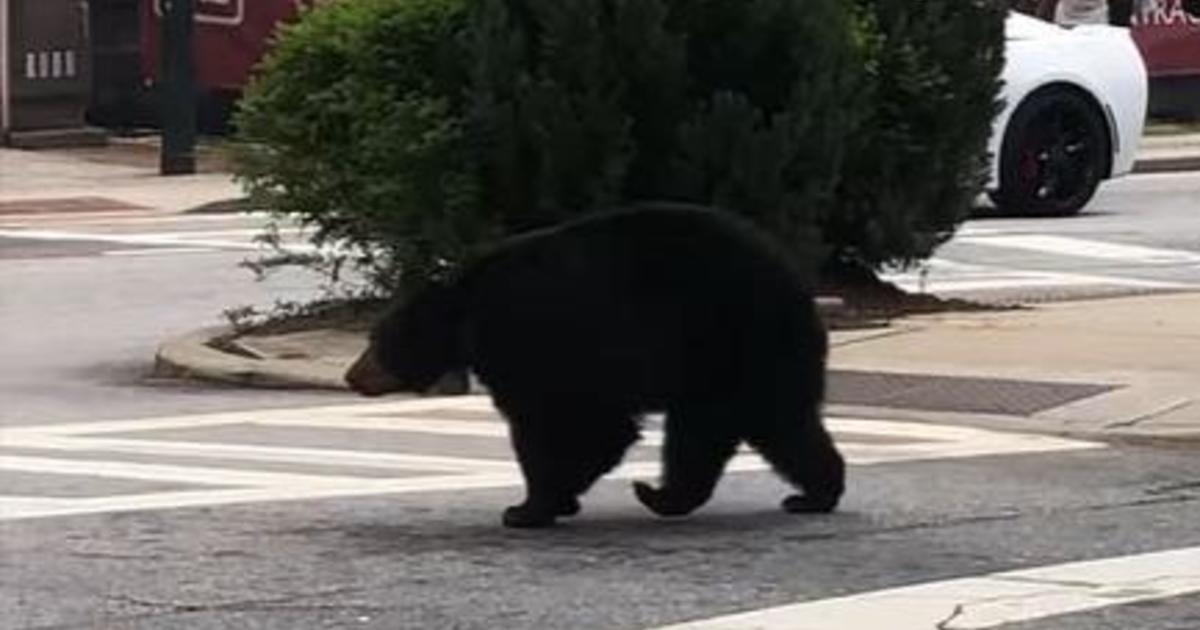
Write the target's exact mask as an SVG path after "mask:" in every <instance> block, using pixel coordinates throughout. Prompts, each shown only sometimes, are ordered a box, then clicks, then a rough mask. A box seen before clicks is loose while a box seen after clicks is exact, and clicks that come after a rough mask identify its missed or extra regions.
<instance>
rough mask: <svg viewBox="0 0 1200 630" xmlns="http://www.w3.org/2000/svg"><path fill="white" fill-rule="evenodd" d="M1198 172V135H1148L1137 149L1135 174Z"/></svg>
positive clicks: (1199, 138) (1199, 156)
mask: <svg viewBox="0 0 1200 630" xmlns="http://www.w3.org/2000/svg"><path fill="white" fill-rule="evenodd" d="M1195 170H1200V133H1177V134H1162V135H1156V134H1148V135H1145V136H1143V137H1142V141H1141V144H1140V145H1139V147H1138V157H1137V161H1136V162H1134V165H1133V172H1135V173H1169V172H1173V171H1195Z"/></svg>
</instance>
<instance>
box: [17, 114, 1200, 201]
mask: <svg viewBox="0 0 1200 630" xmlns="http://www.w3.org/2000/svg"><path fill="white" fill-rule="evenodd" d="M206 158H207V159H206ZM219 168H220V160H219V157H218V156H206V155H202V156H201V160H200V174H197V175H188V176H174V177H162V176H160V175H159V174H158V171H157V151H156V149H155V147H154V145H153V144H151V143H149V142H145V141H124V140H122V141H118V142H115V143H114V144H112V145H110V146H109V147H106V148H96V149H59V150H47V151H20V150H16V149H7V148H3V147H0V203H6V202H8V203H15V202H21V201H28V200H39V201H40V200H45V199H62V198H103V199H105V200H109V201H110V202H111V201H115V202H120V203H123V204H128V205H133V206H139V207H143V208H150V209H155V210H161V211H164V212H179V211H183V210H188V209H192V208H196V207H199V206H202V205H206V204H209V203H213V202H218V201H228V200H230V199H236V198H239V197H241V196H242V190H241V188H240V187H239V186H238V185H237V184H236V183H235V182H234V181H233V180H232V178H231V177H230V176H229V174H228V173H223V172H220V171H219V170H218V169H219ZM1134 170H1135V171H1136V172H1168V171H1193V170H1200V133H1173V134H1163V135H1147V136H1145V137H1143V138H1142V141H1141V149H1140V150H1139V152H1138V160H1137V163H1136V164H1135V165H1134Z"/></svg>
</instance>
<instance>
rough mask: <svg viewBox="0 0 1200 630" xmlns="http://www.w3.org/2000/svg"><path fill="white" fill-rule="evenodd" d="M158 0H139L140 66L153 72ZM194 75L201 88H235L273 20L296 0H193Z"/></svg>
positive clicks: (261, 49) (265, 42)
mask: <svg viewBox="0 0 1200 630" xmlns="http://www.w3.org/2000/svg"><path fill="white" fill-rule="evenodd" d="M160 2H161V0H145V1H144V2H142V26H143V28H142V53H143V54H142V70H143V73H144V74H145V75H146V76H147V77H150V78H152V79H153V78H156V77H157V76H158V71H159V68H158V59H159V52H158V51H159V38H160V37H161V36H162V23H161V21H160V20H159V16H160V15H161V14H162V13H161V8H160ZM195 2H196V32H195V46H196V51H195V53H196V80H197V81H198V82H199V83H200V85H201V86H203V87H205V88H207V89H228V90H237V89H240V88H241V87H242V86H243V85H245V84H246V81H247V79H248V78H249V76H250V71H251V69H253V67H254V65H255V64H257V63H258V61H259V60H260V59H262V56H263V54H264V53H265V52H266V51H267V48H268V46H269V44H270V38H271V34H272V33H273V32H274V30H275V25H276V24H277V23H279V22H281V21H283V20H286V19H289V18H291V17H292V16H294V15H295V14H296V11H297V6H298V5H299V4H301V2H302V0H195Z"/></svg>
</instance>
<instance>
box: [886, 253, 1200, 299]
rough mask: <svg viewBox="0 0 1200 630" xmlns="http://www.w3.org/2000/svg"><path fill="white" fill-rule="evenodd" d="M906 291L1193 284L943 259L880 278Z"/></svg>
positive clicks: (1176, 285)
mask: <svg viewBox="0 0 1200 630" xmlns="http://www.w3.org/2000/svg"><path fill="white" fill-rule="evenodd" d="M880 277H881V279H883V280H885V281H887V282H891V283H893V284H895V285H896V286H898V287H900V288H901V289H904V290H905V291H912V292H918V293H939V294H940V293H965V292H969V291H994V290H1001V289H1029V288H1042V287H1070V286H1102V285H1108V286H1123V287H1132V288H1143V289H1186V288H1195V286H1196V285H1195V284H1188V283H1182V282H1168V281H1161V280H1145V279H1141V278H1127V277H1122V276H1105V275H1095V274H1082V273H1067V272H1054V271H1035V270H1028V269H1015V268H1011V267H997V266H990V265H975V264H966V263H959V262H955V261H952V260H947V259H944V258H932V259H930V260H929V261H927V264H926V265H925V266H924V267H923V268H921V269H915V270H907V271H902V272H891V273H884V274H881V275H880Z"/></svg>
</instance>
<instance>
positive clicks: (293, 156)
mask: <svg viewBox="0 0 1200 630" xmlns="http://www.w3.org/2000/svg"><path fill="white" fill-rule="evenodd" d="M855 1H856V2H857V4H855V3H854V2H855ZM1002 15H1003V11H1002V8H1000V7H999V5H991V4H982V3H979V2H978V1H977V0H925V1H923V2H921V3H912V2H909V1H908V0H852V1H851V2H849V3H846V2H841V1H839V0H341V1H339V2H332V3H326V4H323V5H321V7H320V8H318V9H315V10H312V11H310V12H308V13H307V14H306V15H305V16H304V18H303V19H302V20H301V21H300V22H298V23H297V24H296V25H294V26H291V27H289V28H287V29H286V30H285V31H283V33H282V34H281V37H280V41H279V43H278V45H277V46H276V48H275V50H274V51H273V53H272V54H271V55H270V57H269V59H268V61H267V62H266V64H265V65H264V66H263V68H262V72H261V73H260V76H259V79H258V80H256V81H255V82H254V83H253V85H252V86H251V87H250V89H249V90H248V92H247V94H246V97H245V98H244V100H243V102H242V107H241V111H240V113H239V115H238V118H237V120H236V123H237V126H238V129H239V136H240V139H241V141H242V142H241V143H239V146H240V147H241V148H240V150H239V151H238V159H237V169H238V171H239V174H240V176H241V177H242V179H243V181H245V182H246V183H247V184H248V185H249V187H250V189H251V190H252V192H254V194H255V195H256V196H258V197H260V198H262V199H264V200H265V201H266V202H267V203H268V205H269V207H272V208H274V209H275V210H276V211H278V212H279V213H281V214H283V215H287V216H296V217H299V218H301V219H302V220H304V221H306V222H308V223H310V224H312V225H314V226H316V227H317V229H318V237H319V239H322V240H325V241H338V242H343V243H346V244H348V245H349V246H350V247H349V248H348V249H349V251H350V252H352V255H353V260H352V262H353V263H354V264H355V265H357V266H360V267H362V268H364V269H366V270H367V271H368V273H369V275H370V277H371V279H372V281H373V282H374V283H375V284H376V286H378V287H381V288H385V289H386V288H391V287H395V286H398V285H399V284H403V283H405V282H421V281H424V280H426V279H428V278H430V277H433V276H436V275H437V273H438V272H439V271H440V270H443V269H446V268H449V267H452V266H453V265H455V264H457V263H458V262H460V261H461V260H463V259H464V258H466V257H468V256H470V255H471V253H472V252H473V251H474V250H475V249H476V248H477V247H479V246H485V245H486V244H488V243H490V242H492V241H494V239H495V238H497V237H499V236H500V235H502V234H506V233H512V232H516V231H521V230H525V229H528V228H533V227H539V226H543V225H547V224H553V223H556V222H558V221H561V220H564V219H567V218H570V217H572V216H575V215H578V214H581V213H586V212H591V211H594V210H596V209H600V208H604V207H607V206H610V205H612V204H617V203H622V202H627V201H630V200H638V199H675V200H687V201H694V202H699V203H706V204H712V205H717V206H720V207H723V208H725V209H727V210H730V211H733V212H738V213H742V214H745V215H748V216H750V217H752V218H753V219H754V220H756V221H757V222H759V223H760V224H761V225H763V226H764V227H766V228H767V229H768V230H770V231H771V232H773V233H775V234H776V235H777V236H779V237H780V238H781V240H782V241H783V242H784V243H785V244H787V245H788V246H789V247H790V249H791V250H792V251H794V252H796V253H797V256H798V257H800V258H802V259H805V260H806V262H809V263H811V264H812V268H814V269H815V268H816V267H817V265H818V264H819V263H822V262H824V263H829V262H830V261H833V262H834V263H836V264H833V265H830V267H842V266H846V265H858V266H868V267H877V266H880V265H883V264H887V263H896V262H899V263H904V262H911V261H913V260H916V259H919V258H921V257H924V256H928V255H929V253H930V252H931V251H932V248H933V247H934V246H935V245H936V244H937V243H939V242H941V240H943V239H944V238H946V236H947V235H948V234H949V233H950V232H951V231H952V230H953V228H954V226H955V225H956V224H957V222H958V221H960V220H961V219H962V218H963V217H964V215H965V212H966V209H967V207H968V205H969V203H970V200H971V198H972V197H973V196H974V195H975V193H977V192H978V190H979V186H980V185H981V183H982V168H981V165H982V158H981V155H982V151H983V147H984V145H985V142H986V138H987V133H988V128H989V123H990V119H991V116H992V115H993V112H994V100H995V96H996V90H997V88H998V86H997V83H996V75H997V73H998V71H999V68H1000V64H1001V63H1002Z"/></svg>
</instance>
